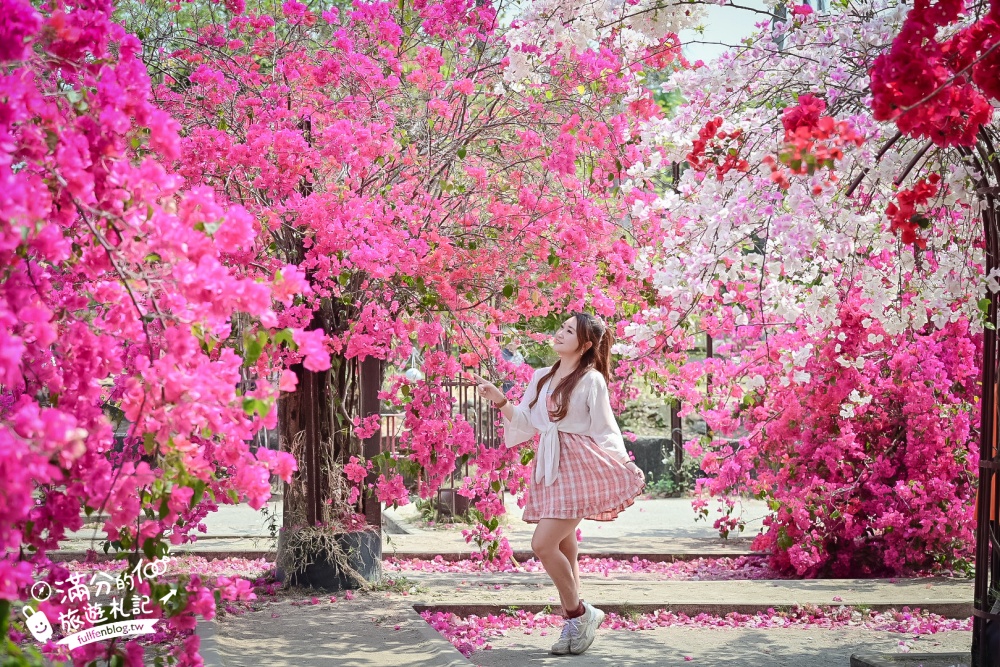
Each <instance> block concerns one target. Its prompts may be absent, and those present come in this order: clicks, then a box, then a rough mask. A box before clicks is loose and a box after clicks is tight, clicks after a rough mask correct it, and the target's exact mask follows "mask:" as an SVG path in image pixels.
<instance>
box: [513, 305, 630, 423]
mask: <svg viewBox="0 0 1000 667" xmlns="http://www.w3.org/2000/svg"><path fill="white" fill-rule="evenodd" d="M573 317H575V318H576V338H577V342H578V343H579V345H581V346H582V345H586V344H587V343H591V346H590V347H589V348H588V349H587V351H586V352H584V353H583V356H582V357H581V358H580V364H579V365H578V366H577V367H576V368H575V369H573V372H572V373H570V374H569V375H567V376H566V377H564V378H563V379H562V382H560V383H559V386H558V387H556V390H555V391H554V392H552V398H553V399H554V400H555V402H556V409H555V411H554V412H549V419H551V420H553V421H558V420H560V419H565V417H566V412H567V411H568V410H569V396H570V394H572V393H573V390H574V389H575V388H576V384H577V383H578V382H579V381H580V378H582V377H583V376H584V375H586V373H587V371H588V370H590V369H591V368H594V369H596V370H597V372H599V373H600V374H601V375H603V376H604V381H605V382H610V381H611V344H612V343H613V342H614V335H613V334H612V333H611V331H610V330H609V329H608V328H607V327H606V326H604V324H603V323H601V321H600V320H599V319H597V318H596V317H594V316H593V315H588V314H587V313H573ZM577 349H579V347H578V348H577ZM559 363H560V362H559V361H557V362H556V363H555V365H554V366H552V369H551V370H550V371H549V372H548V373H546V374H545V375H544V376H542V377H541V378H540V379H539V380H538V391H537V393H536V394H535V398H534V399H532V401H531V403H530V404H529V407H531V408H533V407H535V403H537V402H538V399H539V397H540V396H541V395H542V387H544V386H545V383H546V382H548V381H549V380H551V379H552V378H553V377H554V376H555V374H556V371H558V370H559Z"/></svg>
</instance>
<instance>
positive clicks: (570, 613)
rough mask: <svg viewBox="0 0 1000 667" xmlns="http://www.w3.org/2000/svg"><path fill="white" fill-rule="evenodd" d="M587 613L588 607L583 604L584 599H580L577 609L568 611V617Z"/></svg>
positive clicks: (576, 616) (577, 616)
mask: <svg viewBox="0 0 1000 667" xmlns="http://www.w3.org/2000/svg"><path fill="white" fill-rule="evenodd" d="M586 613H587V608H586V607H584V606H583V600H580V606H579V607H577V608H576V611H568V612H566V618H579V617H581V616H583V615H584V614H586Z"/></svg>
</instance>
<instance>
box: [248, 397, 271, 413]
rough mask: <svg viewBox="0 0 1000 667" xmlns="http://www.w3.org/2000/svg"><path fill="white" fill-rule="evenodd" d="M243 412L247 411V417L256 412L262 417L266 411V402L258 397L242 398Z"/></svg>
mask: <svg viewBox="0 0 1000 667" xmlns="http://www.w3.org/2000/svg"><path fill="white" fill-rule="evenodd" d="M243 412H245V413H247V416H248V417H252V416H253V415H254V414H258V415H260V416H262V417H263V416H264V415H266V414H267V412H268V405H267V402H266V401H262V400H261V399H259V398H244V399H243Z"/></svg>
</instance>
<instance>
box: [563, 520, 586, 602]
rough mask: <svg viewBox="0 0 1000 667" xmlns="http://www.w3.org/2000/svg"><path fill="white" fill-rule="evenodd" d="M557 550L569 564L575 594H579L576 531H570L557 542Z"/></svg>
mask: <svg viewBox="0 0 1000 667" xmlns="http://www.w3.org/2000/svg"><path fill="white" fill-rule="evenodd" d="M559 551H561V552H562V553H563V555H564V556H566V560H568V561H569V564H570V566H572V568H573V581H575V582H576V595H577V597H579V596H580V591H581V589H580V563H579V562H578V561H577V557H578V556H579V547H578V543H577V541H576V531H575V530H574V531H573V532H571V533H570V534H569V535H568V536H567V537H565V538H563V541H562V542H560V543H559Z"/></svg>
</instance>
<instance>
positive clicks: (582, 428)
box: [502, 367, 630, 486]
mask: <svg viewBox="0 0 1000 667" xmlns="http://www.w3.org/2000/svg"><path fill="white" fill-rule="evenodd" d="M550 370H551V367H547V368H540V369H538V370H536V371H535V373H534V375H532V376H531V382H529V383H528V388H527V389H526V390H525V392H524V397H523V398H522V399H521V403H520V404H519V405H517V406H515V407H514V415H513V417H512V418H511V419H510V420H508V419H507V418H506V417H503V419H502V423H503V437H504V444H506V445H507V446H508V447H515V446H517V445H519V444H521V443H522V442H525V441H527V440H530V439H531V438H533V437H534V436H535V434H540V437H539V439H538V451H537V453H536V454H535V482H536V483H539V484H544V485H545V486H551V484H552V483H553V482H554V481H556V479H557V478H558V477H559V431H563V432H565V433H577V434H580V435H585V436H589V437H590V438H592V439H593V440H594V442H596V443H597V444H598V446H600V447H602V448H603V449H605V450H607V451H608V452H610V453H611V454H612V455H613V456H614V458H616V459H617V460H618V461H620V462H621V463H623V464H625V463H628V462H629V460H630V459H629V455H628V452H627V451H625V442H624V440H623V439H622V432H621V430H620V429H619V428H618V422H617V421H615V416H614V414H613V413H612V412H611V397H610V395H609V394H608V385H607V382H605V381H604V376H603V375H601V373H600V372H599V371H598V370H597V369H595V368H590V369H589V370H588V371H587V372H586V373H585V374H584V376H583V377H582V378H580V381H579V382H578V383H577V385H576V387H574V388H573V392H572V393H571V394H570V396H569V407H568V408H567V410H566V417H565V418H563V419H560V420H558V421H555V422H553V421H552V420H551V419H549V410H548V405H547V400H546V399H547V398H548V395H549V394H550V393H552V392H553V391H554V390H555V387H553V386H549V385H552V383H553V381H552V380H551V379H550V380H549V381H548V382H546V383H545V384H546V386H545V388H544V390H545V392H544V395H542V396H540V397H539V398H538V401H537V402H536V403H535V406H534V407H528V406H529V405H530V404H531V401H532V400H534V399H535V397H536V396H539V389H538V381H539V380H540V379H541V378H542V377H543V376H545V375H546V374H547V373H548V372H549V371H550Z"/></svg>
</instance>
